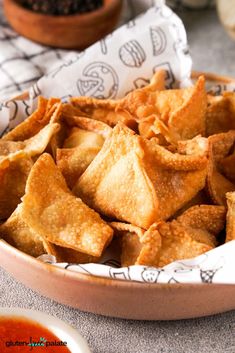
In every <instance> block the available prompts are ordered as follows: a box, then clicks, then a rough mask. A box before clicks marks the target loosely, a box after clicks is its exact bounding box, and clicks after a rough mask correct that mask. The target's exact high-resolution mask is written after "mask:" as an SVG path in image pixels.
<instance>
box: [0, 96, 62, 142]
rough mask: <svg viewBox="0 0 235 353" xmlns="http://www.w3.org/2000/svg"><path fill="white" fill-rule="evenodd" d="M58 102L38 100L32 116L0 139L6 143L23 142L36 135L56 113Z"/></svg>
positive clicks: (52, 99)
mask: <svg viewBox="0 0 235 353" xmlns="http://www.w3.org/2000/svg"><path fill="white" fill-rule="evenodd" d="M58 102H59V100H58V99H57V98H51V99H49V100H47V99H46V98H44V97H39V98H38V108H37V110H35V111H34V112H33V113H32V115H30V116H29V117H28V118H27V119H25V120H24V121H23V122H22V123H21V124H19V125H17V126H16V127H15V128H14V129H13V130H11V131H10V132H9V133H7V134H6V135H4V136H3V137H2V140H7V141H24V140H27V139H29V138H30V137H32V136H34V135H36V134H37V133H38V132H39V131H40V130H41V129H42V128H44V127H45V126H46V125H47V124H48V123H49V122H50V120H51V118H52V117H53V114H55V113H56V112H57V108H58V104H59V103H58Z"/></svg>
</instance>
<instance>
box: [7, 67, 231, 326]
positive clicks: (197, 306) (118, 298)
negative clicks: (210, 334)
mask: <svg viewBox="0 0 235 353" xmlns="http://www.w3.org/2000/svg"><path fill="white" fill-rule="evenodd" d="M200 74H203V75H205V76H206V78H207V81H209V82H213V83H215V82H216V83H230V82H234V79H232V78H230V77H223V76H217V75H214V74H205V73H200V72H194V73H193V75H192V78H193V79H196V78H197V77H198V76H199V75H200ZM24 98H25V95H23V96H22V99H24ZM19 99H20V97H19ZM0 265H1V266H2V267H3V268H4V269H5V270H6V271H8V272H9V273H11V274H12V275H13V276H14V277H15V278H16V279H18V280H19V281H20V282H22V283H24V284H25V285H26V286H28V287H30V288H32V289H34V290H35V291H37V292H39V293H41V294H43V295H45V296H46V297H49V298H51V299H54V300H56V301H58V302H60V303H63V304H66V305H69V306H72V307H74V308H78V309H80V310H83V311H88V312H92V313H96V314H102V315H106V316H113V317H120V318H126V319H136V320H176V319H186V318H194V317H201V316H206V315H211V314H216V313H222V312H225V311H228V310H232V309H235V285H222V284H178V283H172V284H159V283H153V284H149V283H137V282H131V281H121V280H116V279H107V278H100V277H94V276H91V275H84V274H79V273H77V272H72V271H69V270H64V269H61V268H58V267H55V266H52V265H48V264H45V263H42V262H40V261H38V260H36V259H35V258H33V257H31V256H29V255H26V254H24V253H22V252H21V251H19V250H17V249H15V248H14V247H12V246H10V245H9V244H7V243H6V242H4V241H3V240H0Z"/></svg>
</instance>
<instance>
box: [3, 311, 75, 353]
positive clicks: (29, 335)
mask: <svg viewBox="0 0 235 353" xmlns="http://www.w3.org/2000/svg"><path fill="white" fill-rule="evenodd" d="M0 352H1V353H15V352H20V353H28V352H34V353H42V352H44V353H57V352H58V353H71V351H70V350H69V349H68V348H67V342H63V341H61V340H60V339H59V338H58V337H56V336H55V335H54V334H53V333H52V332H51V331H49V330H48V329H47V328H45V327H43V326H41V325H40V324H38V323H36V322H34V321H31V320H28V319H25V318H20V317H14V316H13V317H10V318H0Z"/></svg>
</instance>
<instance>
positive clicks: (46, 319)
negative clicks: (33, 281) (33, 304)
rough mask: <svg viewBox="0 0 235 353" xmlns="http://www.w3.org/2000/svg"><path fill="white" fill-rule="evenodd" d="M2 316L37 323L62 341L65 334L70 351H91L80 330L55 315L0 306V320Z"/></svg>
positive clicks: (83, 352) (82, 352) (86, 352)
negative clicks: (68, 340)
mask: <svg viewBox="0 0 235 353" xmlns="http://www.w3.org/2000/svg"><path fill="white" fill-rule="evenodd" d="M4 318H11V319H14V318H20V319H23V320H27V321H31V322H33V323H36V324H39V325H40V326H42V327H44V328H45V329H47V330H48V331H49V332H51V333H53V334H54V335H55V336H56V337H57V338H58V339H59V340H61V341H64V338H65V336H66V337H67V338H70V340H71V343H70V346H72V347H68V346H67V347H68V348H69V349H70V351H71V353H73V352H74V353H75V352H76V353H77V352H80V353H91V351H90V349H89V347H88V344H87V342H86V340H85V339H84V338H83V337H82V335H81V334H80V332H79V331H78V330H77V329H75V328H74V327H73V326H71V325H70V324H69V323H67V322H65V321H63V320H61V319H59V318H58V317H56V316H53V315H50V314H47V313H45V312H42V311H39V310H34V309H26V308H18V307H10V308H9V307H0V321H1V319H4Z"/></svg>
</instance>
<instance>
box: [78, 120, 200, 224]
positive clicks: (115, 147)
mask: <svg viewBox="0 0 235 353" xmlns="http://www.w3.org/2000/svg"><path fill="white" fill-rule="evenodd" d="M206 169H207V147H206V146H204V145H202V146H201V147H198V152H197V153H195V154H191V155H181V154H178V153H172V152H170V151H169V150H167V149H165V148H164V147H162V146H159V145H158V144H157V143H156V141H155V140H145V139H143V138H141V137H140V136H138V135H135V134H134V132H133V131H131V130H130V129H128V128H127V127H125V126H123V125H121V124H118V125H117V126H116V127H115V128H114V129H113V132H112V134H111V135H110V136H109V137H108V138H107V139H106V141H105V143H104V145H103V147H102V149H101V151H100V152H99V154H98V155H97V156H96V158H95V159H94V160H93V161H92V163H91V164H90V165H89V167H88V168H87V169H86V171H85V172H84V173H83V175H82V176H81V177H80V179H79V180H78V182H77V183H76V185H75V187H74V189H73V191H74V193H75V194H76V195H78V196H79V197H81V198H82V199H83V200H84V201H85V202H86V203H87V204H88V205H90V206H91V207H92V208H94V209H96V210H97V211H99V212H101V213H102V214H104V215H106V216H108V217H111V218H116V219H119V220H123V221H127V222H130V223H132V224H134V225H137V226H139V227H141V228H144V229H148V228H149V226H150V225H151V224H152V223H154V222H155V221H158V220H161V219H168V218H169V217H171V216H172V215H173V214H174V213H175V212H176V211H177V210H178V209H180V208H181V207H182V206H183V205H184V204H185V203H187V202H188V201H189V200H190V199H191V198H193V197H194V196H195V195H196V194H197V193H198V191H199V190H201V189H203V187H204V186H205V177H206Z"/></svg>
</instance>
